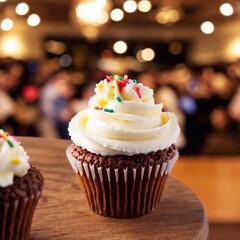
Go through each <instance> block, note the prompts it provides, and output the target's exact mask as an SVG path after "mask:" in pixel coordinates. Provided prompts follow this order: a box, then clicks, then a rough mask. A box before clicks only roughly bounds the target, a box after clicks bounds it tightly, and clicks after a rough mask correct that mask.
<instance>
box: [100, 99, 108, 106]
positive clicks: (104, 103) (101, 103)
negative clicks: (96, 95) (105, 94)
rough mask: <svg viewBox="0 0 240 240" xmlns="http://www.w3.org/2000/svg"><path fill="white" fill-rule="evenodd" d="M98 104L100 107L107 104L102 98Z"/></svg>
mask: <svg viewBox="0 0 240 240" xmlns="http://www.w3.org/2000/svg"><path fill="white" fill-rule="evenodd" d="M98 102H99V104H100V105H102V106H105V105H106V104H107V101H106V100H105V99H104V98H102V99H100V100H99V101H98Z"/></svg>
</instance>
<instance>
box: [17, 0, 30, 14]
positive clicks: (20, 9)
mask: <svg viewBox="0 0 240 240" xmlns="http://www.w3.org/2000/svg"><path fill="white" fill-rule="evenodd" d="M15 11H16V13H17V14H18V15H26V14H27V13H28V11H29V6H28V4H27V3H24V2H22V3H19V4H18V5H17V6H16V9H15Z"/></svg>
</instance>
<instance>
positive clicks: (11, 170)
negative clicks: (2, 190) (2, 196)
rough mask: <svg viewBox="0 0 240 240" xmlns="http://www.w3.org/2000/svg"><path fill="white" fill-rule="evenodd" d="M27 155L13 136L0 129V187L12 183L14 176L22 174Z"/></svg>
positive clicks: (26, 164)
mask: <svg viewBox="0 0 240 240" xmlns="http://www.w3.org/2000/svg"><path fill="white" fill-rule="evenodd" d="M28 159H29V157H28V156H27V154H26V153H25V151H24V149H23V147H22V146H21V145H20V144H19V143H18V142H17V141H16V139H15V138H13V137H12V136H10V135H9V134H8V133H6V132H4V131H3V130H2V129H0V187H7V186H9V185H11V184H13V180H14V176H18V177H22V176H24V175H25V174H26V173H27V171H28V169H29V168H30V165H29V163H28Z"/></svg>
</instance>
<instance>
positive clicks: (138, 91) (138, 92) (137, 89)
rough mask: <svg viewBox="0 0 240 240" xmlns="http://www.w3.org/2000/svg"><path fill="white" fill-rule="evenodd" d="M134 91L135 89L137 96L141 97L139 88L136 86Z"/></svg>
mask: <svg viewBox="0 0 240 240" xmlns="http://www.w3.org/2000/svg"><path fill="white" fill-rule="evenodd" d="M135 91H136V93H137V95H138V97H139V98H142V95H141V92H140V88H139V87H136V89H135Z"/></svg>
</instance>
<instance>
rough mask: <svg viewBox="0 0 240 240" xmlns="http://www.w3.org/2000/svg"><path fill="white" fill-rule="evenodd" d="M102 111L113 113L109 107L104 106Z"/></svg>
mask: <svg viewBox="0 0 240 240" xmlns="http://www.w3.org/2000/svg"><path fill="white" fill-rule="evenodd" d="M103 111H104V112H109V113H113V112H114V111H113V109H109V108H104V109H103Z"/></svg>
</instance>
